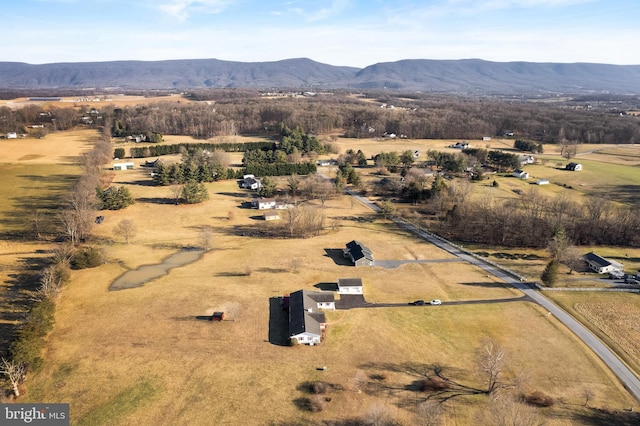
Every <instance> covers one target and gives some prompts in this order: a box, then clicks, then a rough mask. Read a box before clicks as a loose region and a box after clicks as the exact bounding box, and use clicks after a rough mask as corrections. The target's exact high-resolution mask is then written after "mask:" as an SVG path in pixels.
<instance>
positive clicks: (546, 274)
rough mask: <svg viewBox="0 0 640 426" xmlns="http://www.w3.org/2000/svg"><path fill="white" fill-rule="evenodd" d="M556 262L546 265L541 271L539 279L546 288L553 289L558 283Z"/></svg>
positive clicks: (552, 261)
mask: <svg viewBox="0 0 640 426" xmlns="http://www.w3.org/2000/svg"><path fill="white" fill-rule="evenodd" d="M558 265H559V264H558V261H557V260H556V259H553V260H551V261H550V262H549V263H547V266H546V268H544V271H542V275H540V279H541V280H542V283H543V284H544V285H546V286H547V287H554V286H555V285H556V284H557V283H558Z"/></svg>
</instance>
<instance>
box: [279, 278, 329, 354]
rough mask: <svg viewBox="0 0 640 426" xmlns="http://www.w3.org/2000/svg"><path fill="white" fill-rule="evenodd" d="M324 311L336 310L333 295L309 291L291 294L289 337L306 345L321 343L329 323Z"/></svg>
mask: <svg viewBox="0 0 640 426" xmlns="http://www.w3.org/2000/svg"><path fill="white" fill-rule="evenodd" d="M322 309H331V310H333V309H335V302H334V298H333V293H325V292H314V291H307V290H298V291H294V292H293V293H291V294H290V295H289V337H290V338H291V339H295V340H296V341H297V342H298V343H300V344H305V345H316V344H318V343H320V342H321V340H322V333H323V331H324V330H325V328H326V322H327V321H326V318H325V315H324V312H322V311H321V310H322Z"/></svg>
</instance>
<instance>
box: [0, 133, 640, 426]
mask: <svg viewBox="0 0 640 426" xmlns="http://www.w3.org/2000/svg"><path fill="white" fill-rule="evenodd" d="M56 136H58V138H59V139H58V140H59V142H58V143H59V144H61V145H64V141H67V142H68V147H67V148H65V149H68V150H69V154H68V156H69V157H70V158H71V157H73V155H78V154H79V153H81V152H82V150H83V149H84V148H85V145H84V144H83V143H81V141H82V138H80V139H72V138H69V139H65V138H64V137H63V134H59V135H56ZM70 136H71V135H70ZM86 136H89V138H90V135H89V134H87V135H86ZM45 140H46V139H45ZM72 140H73V141H75V142H72ZM23 142H24V141H23ZM369 143H371V141H370V142H369ZM374 143H375V142H374ZM441 143H442V141H438V144H441ZM376 146H377V145H376ZM426 146H427V142H425V147H426ZM25 147H26V145H25ZM74 147H75V150H74ZM406 149H409V148H406ZM418 149H419V148H418ZM424 149H426V148H424ZM363 151H364V149H363ZM74 152H75V154H74ZM365 152H367V151H365ZM33 154H34V153H32V152H31V151H29V152H25V154H23V155H33ZM14 158H22V157H20V156H18V154H15V155H14ZM53 158H54V157H53V156H52V160H51V162H50V163H49V164H47V162H46V161H44V159H43V160H41V161H42V165H41V167H52V169H51V171H50V173H52V174H53V175H54V176H55V175H56V174H60V175H64V174H66V173H70V172H68V171H65V172H61V171H60V172H57V173H56V170H67V169H65V167H72V166H65V165H62V164H60V165H58V161H57V160H54V159H53ZM56 158H57V157H56ZM10 164H11V167H13V166H14V165H15V164H20V162H19V161H18V160H17V159H16V160H13V161H12V162H11V163H10ZM7 170H8V169H7ZM43 170H44V169H43ZM8 175H9V174H8ZM8 175H7V179H10V177H9V176H8ZM114 184H115V185H124V186H126V187H127V188H129V189H130V191H131V193H132V195H133V196H134V197H135V198H136V200H137V202H136V204H134V205H132V206H130V207H128V208H127V209H125V210H121V211H105V212H102V213H101V214H104V216H105V220H104V222H103V223H102V224H100V225H96V227H95V229H94V234H95V236H96V240H95V241H96V244H97V245H98V246H99V247H100V248H101V249H102V250H103V252H104V253H105V256H106V260H107V262H106V263H105V264H104V265H102V266H100V267H98V268H94V269H88V270H83V271H76V272H74V273H73V276H72V280H71V282H70V283H69V284H68V285H67V287H65V289H64V291H63V294H62V295H61V298H60V301H59V304H58V309H57V312H56V324H55V327H54V330H53V332H52V333H51V335H50V336H49V339H48V346H47V352H46V363H45V367H44V370H43V371H42V372H41V373H39V374H38V375H36V376H33V377H30V378H29V380H28V389H29V390H28V393H27V395H26V396H25V398H24V401H56V402H57V401H59V402H70V403H71V418H72V423H73V424H87V425H102V424H105V425H125V424H139V425H152V424H193V425H200V424H202V425H204V424H211V423H212V422H215V423H216V424H246V425H253V424H255V425H264V424H310V423H313V422H319V421H342V422H346V420H347V419H349V418H354V417H356V416H362V415H365V414H366V413H367V412H368V411H371V409H372V407H383V408H384V409H385V410H387V411H388V412H389V413H390V414H391V415H392V416H394V417H395V418H396V419H397V420H398V421H401V422H403V423H404V424H407V425H408V424H415V422H416V417H415V413H414V411H415V407H416V404H418V403H419V402H420V401H422V400H424V398H426V394H424V393H421V392H415V391H412V390H411V389H413V388H414V387H415V382H416V381H417V380H420V379H422V378H424V374H425V373H427V374H433V369H434V366H436V365H439V366H442V367H443V373H444V374H445V375H447V376H449V377H451V378H452V379H453V380H455V381H457V382H459V383H461V384H464V385H467V386H469V387H471V388H481V387H482V386H483V379H482V377H481V376H480V375H479V374H478V372H477V371H476V369H475V367H474V358H475V356H474V352H475V350H476V348H477V347H478V346H479V345H480V344H481V341H482V339H483V338H486V337H493V338H494V339H496V340H497V341H499V342H500V343H501V344H502V345H503V346H504V347H505V348H506V350H507V352H508V353H509V355H510V359H511V361H510V363H509V367H508V368H507V369H506V371H505V376H506V377H513V376H514V375H520V376H526V377H527V378H528V380H527V381H526V382H525V384H524V387H523V391H525V392H532V391H536V390H539V391H542V392H544V393H546V394H548V395H550V396H552V397H554V398H556V400H557V401H558V402H557V403H556V405H555V406H554V407H552V408H546V409H541V410H539V414H540V415H541V416H542V417H543V418H544V419H545V420H546V421H547V424H558V425H564V424H572V419H575V418H576V416H577V417H583V418H588V417H589V416H590V414H591V411H590V410H589V409H587V408H584V407H582V402H583V398H582V394H583V391H584V390H585V389H586V388H588V389H591V390H593V392H594V393H595V397H594V399H593V401H592V402H591V405H592V406H597V407H605V406H606V407H609V408H611V409H613V410H621V409H623V408H628V407H631V406H634V405H635V404H636V402H634V401H633V400H632V399H631V398H630V397H629V396H628V395H627V393H626V392H625V390H624V389H623V388H622V386H621V385H620V384H619V383H618V382H617V380H616V379H615V378H614V377H613V376H612V374H611V373H610V372H609V371H608V370H607V369H606V368H604V366H603V365H602V363H601V362H600V361H599V360H598V359H597V358H596V357H595V356H594V355H593V354H592V353H590V352H589V351H588V350H587V349H585V347H584V346H583V345H582V343H581V342H579V341H578V340H577V339H576V338H575V337H574V336H573V335H572V334H570V333H568V332H567V331H566V330H565V329H564V327H563V326H561V325H560V324H559V323H557V322H556V321H555V320H554V319H553V318H550V317H548V316H547V315H546V312H545V311H543V310H541V309H540V308H538V307H537V306H535V305H532V304H531V303H529V302H526V301H517V300H515V301H506V302H502V303H479V304H463V305H455V306H446V305H443V306H433V307H432V306H424V307H416V306H408V305H405V304H406V302H408V301H411V300H415V299H425V300H430V299H435V298H437V299H441V300H443V301H445V302H447V301H485V302H488V301H490V300H493V299H517V298H519V297H520V296H521V294H520V293H519V292H518V291H516V290H514V289H512V288H509V287H508V286H505V285H504V284H503V283H501V282H499V281H497V280H496V279H495V278H493V277H489V276H487V275H486V273H483V271H481V270H479V269H477V268H475V267H472V266H470V265H468V264H465V263H462V262H450V263H442V262H439V261H442V260H448V259H451V255H449V254H448V253H446V252H443V251H441V250H439V249H437V248H435V247H434V246H432V245H430V244H428V243H425V242H423V241H421V240H417V239H416V238H414V237H413V236H412V235H409V234H407V233H406V232H404V231H402V230H400V229H398V228H397V227H395V226H394V225H392V224H391V222H387V221H384V220H382V219H381V218H380V217H376V216H374V214H373V213H372V212H370V211H369V210H367V209H366V208H365V207H364V206H362V205H360V204H359V203H355V204H352V203H351V202H350V200H349V198H347V197H342V198H337V199H334V200H329V201H327V202H326V203H325V209H324V211H325V213H324V214H325V216H326V218H327V219H326V221H327V223H328V224H329V225H331V226H330V227H329V228H328V229H327V231H326V233H324V234H323V235H321V236H317V237H314V238H308V239H299V240H287V239H264V238H257V237H250V236H249V235H251V233H252V232H253V231H255V228H256V227H263V226H273V224H271V223H267V222H264V221H262V220H260V219H258V218H257V216H258V212H257V211H256V210H251V209H247V208H243V203H245V202H247V201H249V200H250V198H251V194H250V193H248V192H245V191H243V190H239V189H238V188H237V185H236V184H235V182H230V181H225V182H217V183H211V184H207V188H208V190H209V194H210V199H209V200H208V201H206V202H204V203H202V204H198V205H192V206H187V205H180V206H175V205H173V204H172V202H171V199H172V193H171V189H170V188H166V187H160V188H157V187H153V186H151V185H150V177H149V176H148V170H143V169H139V168H137V169H135V170H128V171H123V172H118V173H115V181H114ZM62 187H63V185H60V189H62ZM4 190H5V189H0V191H4ZM45 192H46V191H45ZM11 211H12V209H10V208H7V209H6V210H4V211H3V212H2V216H3V217H7V216H9V215H10V214H11ZM230 212H231V213H230ZM122 219H129V220H132V221H133V222H134V223H135V224H136V225H137V228H138V232H137V235H136V236H135V237H133V238H132V239H131V241H130V243H129V244H125V243H124V241H123V239H122V238H121V237H119V236H118V235H116V234H114V228H115V226H116V224H117V223H118V222H119V221H120V220H122ZM203 227H210V228H212V229H213V231H214V237H213V240H212V249H211V250H210V251H209V252H207V253H205V254H204V255H203V257H202V258H200V259H199V260H197V261H196V262H194V263H192V264H189V265H185V266H183V267H180V268H176V269H173V270H171V271H170V272H169V273H168V274H167V275H165V276H163V277H160V278H158V279H156V280H154V281H151V282H149V283H146V284H145V285H144V286H142V287H138V288H134V289H127V290H121V291H111V292H110V291H109V285H110V283H111V282H113V281H114V280H115V279H116V278H117V277H119V276H120V275H121V274H123V273H124V272H126V271H127V270H130V269H135V268H137V267H139V266H142V265H149V264H154V263H159V262H162V260H163V259H165V258H166V257H168V256H169V255H171V254H173V253H175V252H176V251H178V250H180V249H182V248H184V247H191V246H197V245H198V244H199V242H198V237H199V231H200V230H201V229H202V228H203ZM352 239H358V240H361V241H362V242H363V243H365V244H366V245H367V246H369V247H370V248H371V249H372V250H373V252H374V255H375V258H376V259H381V260H383V259H390V260H391V259H397V260H401V259H407V260H412V259H426V260H430V261H431V262H429V263H423V264H407V265H403V266H400V267H398V268H395V269H383V268H380V267H373V268H357V269H356V268H353V267H350V266H344V265H341V264H339V263H338V262H336V261H334V259H333V258H332V257H330V256H329V255H328V253H330V252H331V250H332V249H333V250H339V249H342V248H343V247H344V244H345V243H347V242H348V241H350V240H352ZM2 243H3V244H4V246H3V249H5V250H6V252H9V251H10V250H12V249H13V247H14V246H13V244H14V243H13V242H12V241H2ZM15 247H17V248H16V250H18V249H21V248H20V246H19V245H17V244H16V245H15ZM43 247H44V246H43ZM37 249H38V248H36V247H34V246H32V247H29V249H28V250H29V251H33V252H35V251H36V250H37ZM25 250H27V249H25ZM4 259H6V262H11V263H12V262H14V261H19V259H18V258H17V257H16V256H14V257H8V256H7V257H5V258H4ZM492 260H495V259H492ZM12 265H13V263H12ZM11 267H14V266H11ZM348 277H361V278H362V279H363V283H364V294H365V298H366V299H367V300H368V301H370V302H378V303H385V302H389V303H399V304H402V306H398V307H385V308H370V309H355V310H350V311H336V312H331V313H329V315H328V320H329V323H330V324H329V327H328V332H327V335H326V339H325V341H324V342H323V344H321V345H319V346H317V347H286V346H279V345H276V344H273V343H271V342H270V337H271V336H272V334H274V333H277V331H278V330H275V329H274V328H275V327H276V324H277V323H278V319H281V318H282V315H283V313H282V311H281V310H280V308H279V304H278V301H279V299H278V298H279V297H280V296H282V295H283V294H285V293H289V292H292V291H295V290H298V289H301V288H304V289H314V286H316V285H319V284H322V283H333V282H335V281H336V280H337V278H348ZM216 310H225V311H226V312H227V313H228V316H227V320H225V321H222V322H219V323H218V322H215V323H214V322H210V321H204V320H200V319H197V318H196V317H197V316H204V315H210V314H211V313H212V312H213V311H216ZM325 366H326V367H327V368H326V370H319V368H320V367H325ZM362 376H364V377H365V380H364V381H365V382H366V384H365V385H362V384H361V383H359V382H362V379H359V377H362ZM314 380H324V381H327V382H330V383H334V384H338V385H341V386H342V387H343V388H344V389H343V390H341V391H335V392H333V393H332V394H331V397H332V401H331V402H329V403H328V404H327V405H326V408H325V410H324V411H322V412H320V413H310V412H308V411H306V410H304V409H303V408H301V405H302V404H303V402H304V399H305V398H310V397H311V395H310V394H309V393H308V392H307V390H306V389H307V387H306V386H305V383H307V382H309V381H314ZM358 384H360V386H358ZM487 402H488V399H487V398H486V397H484V396H482V395H463V396H458V397H455V398H452V399H450V400H448V401H447V402H446V403H444V408H445V414H444V416H445V421H446V424H460V425H466V424H474V423H476V422H477V416H478V415H479V413H482V412H483V411H485V410H487V407H488V405H487Z"/></svg>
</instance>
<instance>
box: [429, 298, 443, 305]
mask: <svg viewBox="0 0 640 426" xmlns="http://www.w3.org/2000/svg"><path fill="white" fill-rule="evenodd" d="M429 304H430V305H442V302H441V301H440V300H438V299H433V300H432V301H431V302H429Z"/></svg>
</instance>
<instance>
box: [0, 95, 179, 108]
mask: <svg viewBox="0 0 640 426" xmlns="http://www.w3.org/2000/svg"><path fill="white" fill-rule="evenodd" d="M168 101H180V102H191V101H190V100H189V99H187V98H185V97H184V96H182V95H180V94H172V95H169V96H157V97H146V96H134V95H121V94H114V95H100V96H89V97H86V98H82V97H72V96H67V97H63V98H61V100H60V101H31V100H29V98H17V99H11V100H0V106H6V107H9V108H16V109H17V108H22V107H24V106H27V105H40V106H42V107H43V108H46V107H50V106H56V107H61V108H67V107H69V106H74V107H80V106H84V107H88V108H97V109H99V108H102V107H105V106H112V105H113V106H117V107H125V106H135V105H140V104H149V103H154V102H168Z"/></svg>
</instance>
